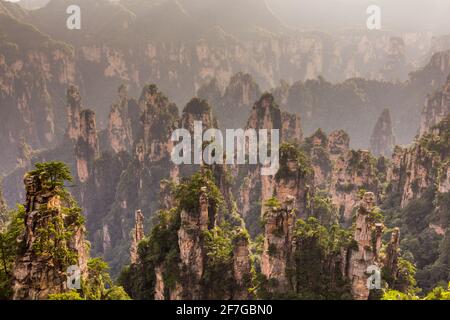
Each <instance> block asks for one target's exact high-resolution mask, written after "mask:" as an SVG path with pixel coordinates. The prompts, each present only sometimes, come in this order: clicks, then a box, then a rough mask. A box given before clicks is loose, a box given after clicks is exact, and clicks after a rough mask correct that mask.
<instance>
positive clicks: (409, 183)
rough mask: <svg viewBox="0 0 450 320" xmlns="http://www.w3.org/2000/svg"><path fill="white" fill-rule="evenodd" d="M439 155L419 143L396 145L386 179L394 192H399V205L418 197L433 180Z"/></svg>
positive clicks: (404, 204)
mask: <svg viewBox="0 0 450 320" xmlns="http://www.w3.org/2000/svg"><path fill="white" fill-rule="evenodd" d="M439 162H440V159H439V156H438V155H436V154H434V153H432V152H430V150H428V149H427V148H426V147H424V146H423V145H421V144H415V145H413V146H412V147H411V148H401V147H396V148H395V150H394V155H393V162H392V167H391V168H390V169H389V171H388V181H390V183H391V185H392V190H393V191H394V192H399V193H400V194H401V207H405V206H406V205H407V204H408V203H409V202H410V201H411V200H413V199H417V198H418V197H420V196H421V195H422V194H423V193H424V192H425V191H426V190H427V189H428V188H429V187H430V186H432V185H433V183H434V181H435V178H436V176H435V172H434V170H435V168H436V166H437V164H438V163H439Z"/></svg>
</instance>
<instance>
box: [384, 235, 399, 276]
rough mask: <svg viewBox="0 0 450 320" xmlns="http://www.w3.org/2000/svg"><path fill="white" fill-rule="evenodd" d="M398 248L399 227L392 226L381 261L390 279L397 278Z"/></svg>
mask: <svg viewBox="0 0 450 320" xmlns="http://www.w3.org/2000/svg"><path fill="white" fill-rule="evenodd" d="M399 250H400V229H399V228H394V230H393V231H392V234H391V239H390V241H389V243H388V245H387V247H386V252H385V258H384V261H383V264H384V267H385V269H386V270H387V272H388V273H389V275H390V276H391V278H392V279H395V278H397V273H398V258H399Z"/></svg>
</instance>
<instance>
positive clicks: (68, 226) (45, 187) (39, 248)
mask: <svg viewBox="0 0 450 320" xmlns="http://www.w3.org/2000/svg"><path fill="white" fill-rule="evenodd" d="M55 172H56V171H55ZM46 174H47V172H43V171H40V170H39V169H38V170H36V171H34V172H31V173H30V174H28V175H26V176H25V179H24V183H25V188H26V191H27V195H26V199H27V200H26V204H25V213H24V223H25V230H24V234H23V235H22V236H21V238H20V239H19V240H20V242H21V246H20V252H19V253H18V256H17V258H16V262H15V265H14V269H13V285H12V288H13V299H16V300H20V299H31V300H35V299H46V298H47V297H48V295H49V294H57V293H62V292H65V291H67V290H68V288H67V281H66V279H67V272H68V271H67V268H68V267H69V266H71V265H77V266H78V267H79V269H80V272H81V276H82V277H86V275H87V274H86V273H87V259H88V252H87V243H86V241H85V229H84V226H83V217H82V216H81V213H80V212H81V211H80V209H79V208H77V207H76V206H75V204H74V202H73V200H72V199H71V198H70V195H68V194H67V193H65V192H63V189H62V188H61V185H59V184H58V183H59V182H58V181H59V180H57V179H59V176H47V175H46Z"/></svg>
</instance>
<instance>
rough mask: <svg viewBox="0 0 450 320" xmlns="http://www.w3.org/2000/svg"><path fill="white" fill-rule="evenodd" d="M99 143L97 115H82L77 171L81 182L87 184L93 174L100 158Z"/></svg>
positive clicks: (83, 113) (86, 113)
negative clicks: (95, 164)
mask: <svg viewBox="0 0 450 320" xmlns="http://www.w3.org/2000/svg"><path fill="white" fill-rule="evenodd" d="M99 153H100V151H99V143H98V136H97V128H96V125H95V113H94V112H93V111H91V110H83V111H82V112H81V113H80V134H79V137H78V141H77V144H76V150H75V154H76V157H77V171H78V179H79V180H80V182H82V183H83V182H86V181H87V180H88V179H89V176H90V175H91V174H92V170H93V166H94V161H95V160H96V159H97V158H98V157H99Z"/></svg>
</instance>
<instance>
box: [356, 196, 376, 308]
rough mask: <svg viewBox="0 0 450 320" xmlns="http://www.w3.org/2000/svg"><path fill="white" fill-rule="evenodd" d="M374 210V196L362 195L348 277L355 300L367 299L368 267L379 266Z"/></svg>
mask: <svg viewBox="0 0 450 320" xmlns="http://www.w3.org/2000/svg"><path fill="white" fill-rule="evenodd" d="M374 209H375V195H374V194H373V193H371V192H368V193H366V194H365V195H364V197H363V199H362V200H361V203H360V205H359V209H358V211H357V213H356V222H355V235H354V239H355V242H356V244H357V249H355V250H352V254H351V257H350V262H349V269H348V270H349V273H348V277H349V280H350V281H351V285H352V294H353V297H354V299H356V300H367V299H368V298H369V293H370V292H369V287H368V285H367V279H368V278H369V275H368V274H367V272H368V271H367V269H368V267H370V266H374V265H375V266H378V267H379V266H380V264H379V261H378V256H379V252H380V249H381V236H382V228H383V226H382V225H381V224H376V223H375V221H374V220H373V218H372V216H371V214H372V212H373V210H374Z"/></svg>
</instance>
